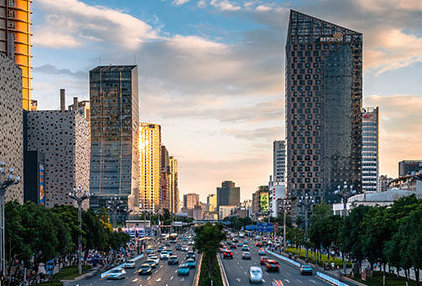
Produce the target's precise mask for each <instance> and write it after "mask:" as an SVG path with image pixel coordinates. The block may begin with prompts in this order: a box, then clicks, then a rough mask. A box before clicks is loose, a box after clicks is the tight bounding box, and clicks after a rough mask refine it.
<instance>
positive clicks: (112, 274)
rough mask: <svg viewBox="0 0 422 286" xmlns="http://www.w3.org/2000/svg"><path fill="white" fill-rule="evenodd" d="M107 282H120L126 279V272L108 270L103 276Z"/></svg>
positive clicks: (122, 270)
mask: <svg viewBox="0 0 422 286" xmlns="http://www.w3.org/2000/svg"><path fill="white" fill-rule="evenodd" d="M105 277H106V278H107V279H108V280H111V279H113V280H120V279H125V278H126V271H125V270H124V269H123V268H122V269H114V270H110V271H109V272H108V273H107V275H106V276H105Z"/></svg>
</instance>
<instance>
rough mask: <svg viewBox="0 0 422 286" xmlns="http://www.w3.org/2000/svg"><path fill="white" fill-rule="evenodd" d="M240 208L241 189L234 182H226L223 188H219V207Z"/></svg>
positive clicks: (222, 185)
mask: <svg viewBox="0 0 422 286" xmlns="http://www.w3.org/2000/svg"><path fill="white" fill-rule="evenodd" d="M220 206H240V188H239V187H235V183H234V182H232V181H224V182H222V183H221V188H217V207H218V208H219V207H220Z"/></svg>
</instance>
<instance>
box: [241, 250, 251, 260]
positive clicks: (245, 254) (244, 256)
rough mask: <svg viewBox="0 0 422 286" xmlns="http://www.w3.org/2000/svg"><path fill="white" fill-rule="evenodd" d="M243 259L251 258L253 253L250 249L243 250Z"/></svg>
mask: <svg viewBox="0 0 422 286" xmlns="http://www.w3.org/2000/svg"><path fill="white" fill-rule="evenodd" d="M242 259H251V253H250V252H249V251H245V252H242Z"/></svg>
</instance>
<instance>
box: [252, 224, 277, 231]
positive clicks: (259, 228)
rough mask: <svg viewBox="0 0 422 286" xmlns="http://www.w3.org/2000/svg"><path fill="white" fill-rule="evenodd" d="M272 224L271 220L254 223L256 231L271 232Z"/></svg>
mask: <svg viewBox="0 0 422 286" xmlns="http://www.w3.org/2000/svg"><path fill="white" fill-rule="evenodd" d="M273 230H274V225H273V224H272V223H271V222H261V223H257V224H256V231H258V232H273Z"/></svg>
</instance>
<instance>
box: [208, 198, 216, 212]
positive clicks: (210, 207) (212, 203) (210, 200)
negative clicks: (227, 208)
mask: <svg viewBox="0 0 422 286" xmlns="http://www.w3.org/2000/svg"><path fill="white" fill-rule="evenodd" d="M207 205H208V211H209V212H213V211H215V209H216V208H217V194H209V195H208V197H207Z"/></svg>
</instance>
